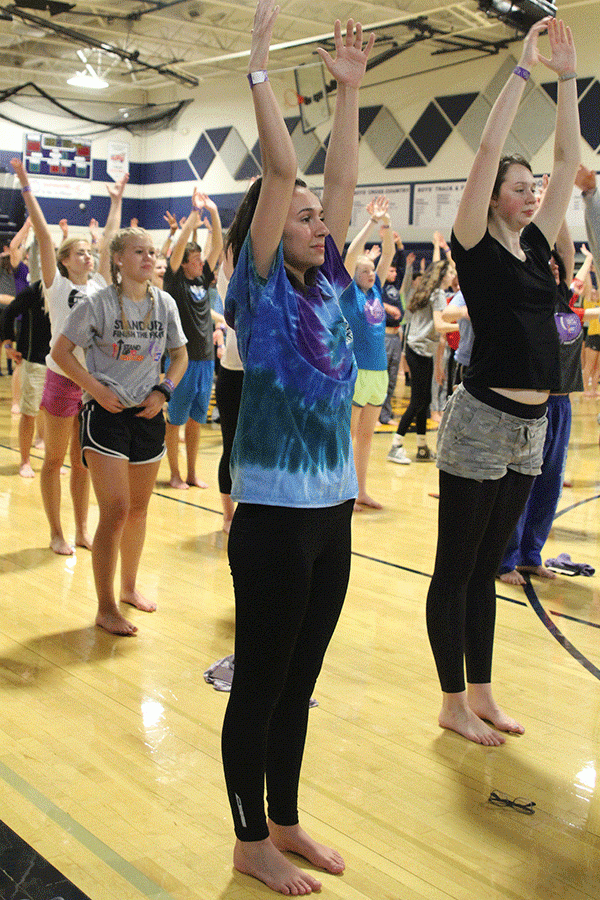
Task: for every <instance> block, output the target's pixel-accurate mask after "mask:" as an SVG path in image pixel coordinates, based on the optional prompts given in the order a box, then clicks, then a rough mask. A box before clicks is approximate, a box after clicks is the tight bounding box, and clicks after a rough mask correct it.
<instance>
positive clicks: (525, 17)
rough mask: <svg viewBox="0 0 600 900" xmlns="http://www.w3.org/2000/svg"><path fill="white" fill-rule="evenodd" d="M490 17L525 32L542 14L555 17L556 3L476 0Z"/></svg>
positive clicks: (548, 1)
mask: <svg viewBox="0 0 600 900" xmlns="http://www.w3.org/2000/svg"><path fill="white" fill-rule="evenodd" d="M478 4H479V9H481V10H482V11H483V12H484V13H485V14H486V15H487V16H489V17H490V18H495V19H500V20H501V21H502V22H505V23H506V24H507V25H512V26H513V27H515V28H516V29H517V30H518V31H522V32H523V33H524V34H526V33H527V32H528V31H529V29H530V28H531V26H532V25H535V23H536V22H539V20H540V19H543V18H544V16H553V17H556V3H551V2H550V0H478Z"/></svg>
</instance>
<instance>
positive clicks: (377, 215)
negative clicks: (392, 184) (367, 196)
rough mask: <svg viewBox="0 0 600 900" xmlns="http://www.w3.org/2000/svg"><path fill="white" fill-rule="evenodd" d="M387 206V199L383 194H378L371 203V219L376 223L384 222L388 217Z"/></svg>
mask: <svg viewBox="0 0 600 900" xmlns="http://www.w3.org/2000/svg"><path fill="white" fill-rule="evenodd" d="M389 206H390V204H389V200H388V198H387V197H386V196H385V195H384V194H380V195H379V196H378V197H376V198H375V200H374V201H373V209H372V211H371V217H372V218H373V219H377V221H383V220H385V218H386V216H388V209H389Z"/></svg>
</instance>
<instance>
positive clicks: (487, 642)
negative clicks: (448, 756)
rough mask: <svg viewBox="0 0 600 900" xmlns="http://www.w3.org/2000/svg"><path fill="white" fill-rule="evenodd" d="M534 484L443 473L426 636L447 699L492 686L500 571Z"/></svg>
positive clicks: (522, 478)
mask: <svg viewBox="0 0 600 900" xmlns="http://www.w3.org/2000/svg"><path fill="white" fill-rule="evenodd" d="M533 481H534V478H533V476H531V475H521V474H520V473H518V472H513V471H512V470H511V469H509V470H508V472H507V473H506V475H504V477H503V478H500V479H498V480H496V481H481V482H480V481H474V480H472V479H470V478H459V477H458V476H457V475H450V474H448V473H447V472H443V471H440V501H439V527H438V544H437V554H436V558H435V570H434V573H433V577H432V579H431V584H430V586H429V593H428V595H427V632H428V634H429V642H430V644H431V649H432V650H433V655H434V658H435V664H436V666H437V671H438V676H439V679H440V684H441V686H442V691H444V692H446V693H459V692H460V691H464V689H465V675H464V665H465V662H466V668H467V681H468V682H469V683H470V684H488V683H489V682H490V681H491V677H492V649H493V643H494V626H495V621H496V585H495V578H496V574H497V572H498V567H499V566H500V563H501V561H502V558H503V556H504V550H505V548H506V545H507V543H508V539H509V537H510V536H511V534H512V532H513V529H514V528H515V525H516V524H517V521H518V519H519V516H520V515H521V512H522V511H523V509H524V508H525V504H526V502H527V498H528V496H529V492H530V491H531V486H532V484H533Z"/></svg>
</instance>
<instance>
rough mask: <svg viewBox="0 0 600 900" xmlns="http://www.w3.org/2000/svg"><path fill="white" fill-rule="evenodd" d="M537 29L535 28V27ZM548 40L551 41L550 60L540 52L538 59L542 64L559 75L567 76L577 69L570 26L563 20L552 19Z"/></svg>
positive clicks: (549, 23)
mask: <svg viewBox="0 0 600 900" xmlns="http://www.w3.org/2000/svg"><path fill="white" fill-rule="evenodd" d="M534 27H535V26H534ZM547 27H548V38H549V39H550V50H551V53H552V56H551V57H550V58H548V57H546V56H542V54H541V53H540V52H539V51H538V59H539V61H540V62H541V63H543V64H544V65H545V66H547V67H548V68H549V69H552V71H553V72H556V74H557V75H566V74H568V73H569V72H574V71H575V69H576V68H577V53H576V52H575V44H574V42H573V35H572V34H571V29H570V28H569V26H568V25H565V23H564V22H563V21H562V19H560V20H557V19H550V21H549V22H548V24H547Z"/></svg>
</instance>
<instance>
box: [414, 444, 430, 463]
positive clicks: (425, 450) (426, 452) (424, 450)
mask: <svg viewBox="0 0 600 900" xmlns="http://www.w3.org/2000/svg"><path fill="white" fill-rule="evenodd" d="M415 459H416V461H417V462H431V461H433V460H434V459H435V453H434V452H433V450H430V449H429V447H418V448H417V455H416V457H415Z"/></svg>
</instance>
